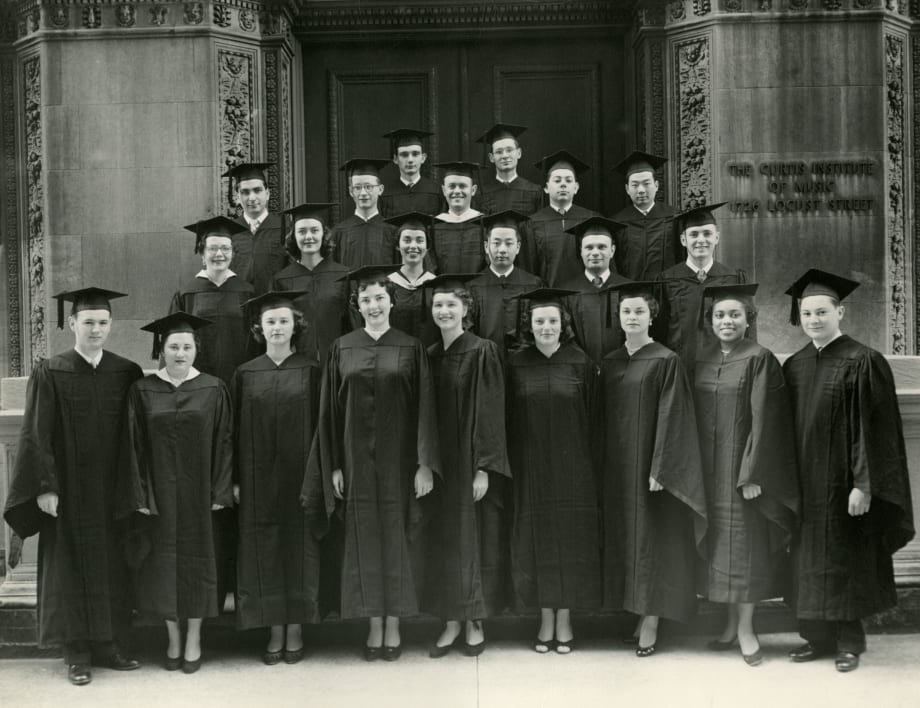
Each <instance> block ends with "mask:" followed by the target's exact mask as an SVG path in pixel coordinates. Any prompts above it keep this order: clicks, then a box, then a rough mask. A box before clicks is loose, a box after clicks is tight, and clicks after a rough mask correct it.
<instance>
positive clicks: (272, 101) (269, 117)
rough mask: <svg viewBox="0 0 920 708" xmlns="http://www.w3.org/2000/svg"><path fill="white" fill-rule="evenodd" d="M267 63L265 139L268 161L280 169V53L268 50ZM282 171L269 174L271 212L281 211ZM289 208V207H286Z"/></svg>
mask: <svg viewBox="0 0 920 708" xmlns="http://www.w3.org/2000/svg"><path fill="white" fill-rule="evenodd" d="M263 61H264V62H265V137H266V143H267V145H266V147H267V149H266V151H265V152H266V161H267V162H272V163H274V164H275V166H276V167H280V166H281V165H280V164H279V159H278V153H279V150H278V147H279V146H278V141H279V136H278V102H279V100H280V97H279V96H278V52H277V51H274V50H268V51H266V52H265V54H264V55H263ZM279 171H280V170H278V169H275V170H273V171H271V172H269V174H268V187H269V200H268V208H269V210H270V211H278V210H279V206H278V205H279V200H280V198H281V192H280V190H279V189H278V173H279ZM285 206H287V205H285Z"/></svg>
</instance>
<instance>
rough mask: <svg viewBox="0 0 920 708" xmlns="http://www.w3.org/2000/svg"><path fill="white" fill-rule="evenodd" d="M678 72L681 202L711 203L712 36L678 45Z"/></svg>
mask: <svg viewBox="0 0 920 708" xmlns="http://www.w3.org/2000/svg"><path fill="white" fill-rule="evenodd" d="M674 59H675V60H674V63H675V66H674V76H675V77H677V81H676V82H675V84H676V86H675V88H676V91H677V97H676V98H677V100H676V101H675V105H676V107H677V120H676V124H677V143H676V144H677V148H678V154H677V155H676V162H677V165H678V169H680V194H679V197H680V206H681V208H683V209H690V208H692V207H695V206H699V205H700V204H705V203H707V202H708V201H709V200H710V198H711V196H712V194H711V189H712V175H711V173H710V166H709V163H710V154H709V153H710V145H711V143H712V116H711V105H710V104H711V100H710V96H709V91H710V84H711V57H710V52H709V39H708V38H707V37H699V38H697V39H691V40H687V41H684V42H680V43H678V44H677V46H676V52H675V58H674Z"/></svg>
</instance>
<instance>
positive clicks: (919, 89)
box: [910, 36, 920, 354]
mask: <svg viewBox="0 0 920 708" xmlns="http://www.w3.org/2000/svg"><path fill="white" fill-rule="evenodd" d="M912 49H913V51H912V52H911V57H912V58H913V71H912V74H913V77H912V78H913V83H912V85H913V88H914V98H913V104H914V106H918V105H920V36H914V37H913V40H912ZM912 115H913V119H914V131H913V138H914V160H913V165H914V214H915V216H914V222H913V223H914V234H913V240H914V293H913V296H914V347H913V351H912V352H910V353H911V354H916V353H917V351H918V349H920V309H918V303H920V277H917V274H920V219H918V218H917V217H916V214H918V213H920V211H918V210H920V159H918V156H920V111H916V110H914V111H913V113H912Z"/></svg>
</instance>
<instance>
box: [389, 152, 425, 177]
mask: <svg viewBox="0 0 920 708" xmlns="http://www.w3.org/2000/svg"><path fill="white" fill-rule="evenodd" d="M427 159H428V155H426V154H425V153H424V152H423V151H422V146H421V145H401V146H399V147H398V148H396V157H394V158H393V162H395V163H396V166H397V167H398V168H399V174H401V175H402V176H403V177H405V178H406V179H415V175H417V174H418V171H419V170H420V169H421V168H422V165H424V164H425V160H427Z"/></svg>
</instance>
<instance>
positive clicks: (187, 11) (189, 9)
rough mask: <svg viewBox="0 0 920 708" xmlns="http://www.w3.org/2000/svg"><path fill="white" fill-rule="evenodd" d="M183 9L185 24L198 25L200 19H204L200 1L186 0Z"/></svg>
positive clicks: (202, 6)
mask: <svg viewBox="0 0 920 708" xmlns="http://www.w3.org/2000/svg"><path fill="white" fill-rule="evenodd" d="M183 9H184V12H183V18H184V20H185V24H187V25H200V24H201V22H202V20H204V5H202V4H201V3H200V2H187V3H185V7H184V8H183Z"/></svg>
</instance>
